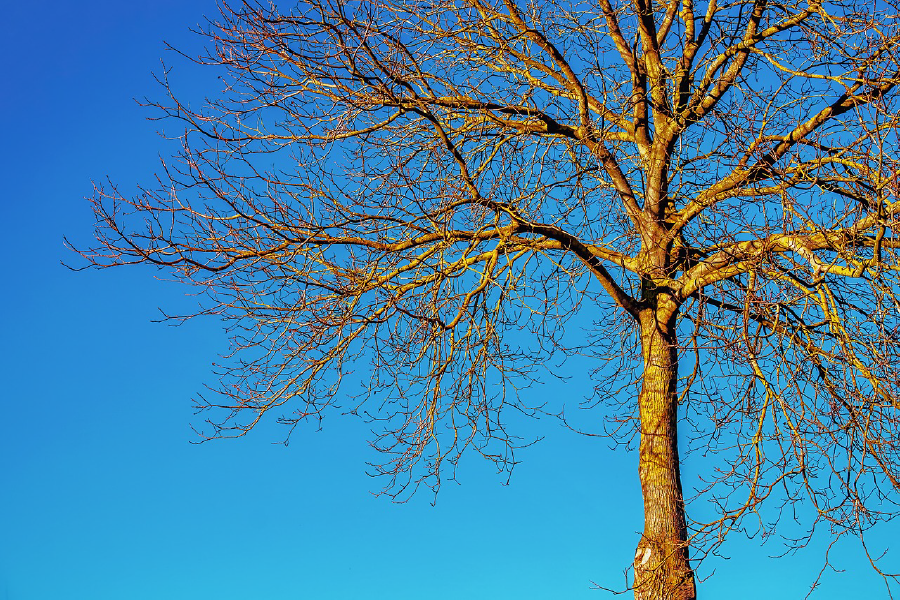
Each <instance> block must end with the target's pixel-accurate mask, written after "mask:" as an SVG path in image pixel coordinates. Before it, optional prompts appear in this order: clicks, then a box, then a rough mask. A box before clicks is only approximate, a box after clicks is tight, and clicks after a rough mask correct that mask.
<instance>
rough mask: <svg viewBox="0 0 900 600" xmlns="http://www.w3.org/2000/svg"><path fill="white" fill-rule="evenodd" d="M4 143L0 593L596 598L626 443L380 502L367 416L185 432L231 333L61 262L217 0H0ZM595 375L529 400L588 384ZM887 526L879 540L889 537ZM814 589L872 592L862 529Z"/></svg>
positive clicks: (619, 520) (808, 564)
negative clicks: (164, 313)
mask: <svg viewBox="0 0 900 600" xmlns="http://www.w3.org/2000/svg"><path fill="white" fill-rule="evenodd" d="M8 4H9V5H8V6H6V7H5V8H4V13H5V16H4V24H3V25H2V27H3V36H2V39H0V44H2V47H3V48H2V50H3V54H2V55H3V56H4V57H5V59H6V61H5V62H6V65H5V71H4V78H5V83H4V86H3V93H2V94H0V108H2V114H3V117H4V134H5V135H4V143H3V145H2V147H0V153H2V161H0V164H2V169H3V174H4V179H5V181H6V189H5V193H4V195H3V197H4V204H3V207H4V217H5V218H4V219H3V221H2V228H3V232H2V235H0V244H2V256H4V258H5V260H4V269H5V271H6V277H5V280H6V281H7V284H6V285H5V286H4V287H5V293H3V294H2V295H0V304H2V307H0V314H2V315H3V334H2V340H3V343H2V346H0V352H2V361H0V365H2V367H0V368H2V376H3V381H4V386H3V392H2V395H0V482H2V487H0V490H2V492H0V526H2V529H0V600H67V599H90V600H113V599H132V598H133V599H144V598H146V599H159V598H167V599H173V600H180V599H188V598H190V599H203V598H216V599H217V600H228V599H254V598H260V599H273V600H274V599H307V598H309V599H313V598H324V599H328V598H334V599H344V598H347V599H349V598H354V599H356V598H366V599H380V598H384V599H387V598H391V599H401V600H402V599H406V598H420V597H428V598H430V599H432V600H437V599H445V598H446V599H451V598H452V599H455V598H491V599H493V600H496V599H501V598H516V599H517V600H528V599H531V598H536V599H537V598H598V599H599V598H607V597H610V596H609V595H607V594H606V593H604V592H601V591H596V590H592V589H591V582H592V581H593V582H597V583H599V584H602V585H606V586H609V587H620V586H621V585H622V584H623V581H624V579H623V575H622V571H623V569H624V568H625V567H626V566H627V564H628V562H629V561H630V559H631V557H632V555H633V548H634V546H635V544H636V542H637V539H638V534H637V532H638V531H639V530H640V528H641V511H640V496H639V488H638V483H637V468H636V462H635V461H636V457H635V456H634V455H629V454H625V453H614V452H612V451H610V450H609V449H607V447H606V445H605V444H604V443H603V442H602V441H598V440H595V439H590V438H583V437H578V436H575V435H574V434H572V433H569V432H567V431H564V430H563V429H562V428H560V427H559V425H558V424H557V423H555V422H551V421H544V422H539V423H534V424H529V425H526V426H525V427H526V428H527V429H528V430H529V431H531V432H535V433H539V434H541V435H545V436H546V439H545V441H544V442H542V443H541V444H538V445H537V446H535V447H533V448H531V449H529V450H526V451H525V452H523V453H522V454H521V455H520V458H521V459H522V460H523V463H522V464H521V465H519V466H517V468H516V470H515V472H514V474H513V478H512V480H511V482H510V484H509V485H503V483H504V481H505V480H504V479H502V478H501V477H498V476H496V475H495V474H494V473H493V470H492V467H491V465H490V464H488V463H484V462H483V461H478V460H474V459H471V460H469V461H468V462H465V463H464V464H463V465H462V468H461V470H460V483H459V485H457V484H455V483H449V484H446V485H445V486H444V488H443V490H442V492H441V494H440V496H439V497H438V499H437V504H436V505H435V506H432V505H431V501H432V500H433V498H432V497H431V496H429V495H427V494H422V495H420V496H417V497H414V498H413V500H412V501H410V502H409V503H407V504H402V505H398V504H392V503H391V502H390V501H389V500H388V499H386V498H384V497H375V496H373V495H372V494H371V492H372V491H374V490H377V489H378V482H377V481H374V480H372V479H371V478H369V477H367V476H366V474H365V462H366V460H370V459H372V458H373V457H372V456H371V453H370V450H369V449H368V447H367V444H366V440H367V431H366V428H365V426H364V425H363V424H362V423H359V422H358V421H355V420H352V419H340V418H333V419H331V420H326V421H325V423H324V429H323V430H322V431H318V432H317V431H313V430H311V429H305V430H303V431H301V432H299V433H298V434H297V435H295V437H294V438H293V439H292V443H291V445H290V446H288V447H284V446H282V445H279V444H274V443H272V442H275V441H277V440H278V439H280V437H279V436H280V435H281V433H282V432H281V431H279V430H278V428H277V427H274V426H268V425H267V426H263V427H261V428H260V430H259V431H256V432H254V433H253V434H252V435H250V436H248V437H246V438H244V439H240V440H232V441H223V442H216V443H209V444H204V445H194V444H190V443H189V442H190V441H191V440H193V439H194V437H193V434H192V432H191V429H190V424H191V423H192V422H195V417H194V416H193V415H192V411H191V402H190V398H191V397H192V395H193V394H194V393H195V392H196V391H197V390H199V389H201V387H202V385H203V383H204V382H211V381H212V376H211V370H210V363H211V361H212V360H213V359H214V358H215V356H216V353H217V352H218V351H221V350H223V349H224V348H225V344H226V340H225V336H224V334H223V333H222V331H221V330H220V328H219V324H218V323H216V322H213V321H202V322H196V323H189V324H187V325H185V326H183V327H178V328H175V327H168V326H165V325H160V324H156V323H152V322H151V321H152V320H153V319H155V318H157V317H158V316H159V312H158V307H163V308H166V309H168V310H177V309H178V308H179V307H185V306H189V305H190V302H191V299H190V298H187V297H185V295H184V292H185V290H183V289H181V288H179V287H178V286H176V285H174V284H172V283H169V282H165V281H161V280H159V279H156V278H155V276H157V275H159V273H156V272H154V271H152V270H149V269H140V268H137V269H124V270H120V269H116V270H111V271H105V272H83V273H72V272H70V271H68V270H66V269H65V268H64V267H62V266H61V265H60V261H61V260H71V259H72V256H71V255H70V254H69V253H67V251H66V250H65V248H64V247H63V242H62V238H63V236H64V235H65V236H68V237H69V238H70V239H72V240H73V241H74V242H75V243H87V242H88V241H89V240H90V236H91V228H92V217H91V213H90V210H89V207H88V204H87V202H86V201H85V200H84V197H85V196H87V195H89V194H90V192H91V181H92V180H103V179H105V178H106V177H109V178H110V179H111V180H112V181H115V182H117V183H120V184H121V185H122V190H123V191H126V192H127V191H128V190H130V189H134V188H133V185H134V184H136V183H138V182H149V181H151V180H152V176H153V173H154V170H155V169H156V168H157V166H158V156H160V155H166V154H167V153H169V152H171V146H167V145H166V144H165V143H164V142H163V140H161V138H160V137H159V136H157V135H156V133H155V128H156V124H154V123H152V122H148V121H147V120H146V117H147V116H148V113H147V112H146V111H145V110H142V109H140V108H139V107H137V106H136V104H135V102H134V101H133V98H135V97H143V96H145V95H149V96H154V95H156V96H157V97H159V96H160V91H159V89H158V88H156V87H155V84H154V83H153V79H152V77H151V74H152V72H154V71H157V72H158V71H159V70H160V62H159V61H160V58H161V57H164V58H165V60H166V62H167V63H170V64H171V65H172V66H174V67H175V70H174V71H173V79H174V81H175V82H176V85H178V86H180V89H182V90H184V92H185V94H186V95H189V96H193V97H195V98H196V97H199V96H201V95H202V94H203V92H204V90H203V89H200V87H199V86H201V85H202V82H203V81H204V80H203V78H194V77H192V76H190V73H191V70H190V69H189V68H188V67H186V66H185V65H184V63H183V61H181V60H180V59H179V58H178V57H177V56H175V55H173V53H171V52H169V53H166V51H165V49H164V44H163V41H164V40H165V41H168V42H170V43H171V44H172V45H174V46H176V47H179V48H183V49H185V50H187V51H189V52H190V51H192V50H193V51H196V50H197V48H198V43H200V40H199V38H197V37H196V36H193V35H192V34H190V33H189V32H188V28H189V27H191V26H193V25H196V24H197V23H199V22H200V21H201V20H202V18H203V16H204V15H214V14H215V6H214V4H213V3H212V2H174V1H169V0H165V1H161V0H155V1H153V2H146V3H131V2H122V3H120V2H115V3H114V2H104V1H93V2H84V3H72V2H58V1H50V2H43V3H41V4H40V5H39V9H40V10H39V11H38V10H37V7H36V6H35V5H27V4H26V3H8ZM588 385H589V382H588V381H586V380H583V381H582V380H578V379H575V380H572V381H570V382H568V383H565V384H563V383H552V384H550V385H548V386H545V387H544V388H543V389H541V390H538V391H536V392H534V393H544V394H553V395H555V396H559V395H565V396H571V397H572V398H573V399H578V398H580V397H581V396H582V395H583V394H584V393H585V391H586V390H587V389H588V387H587V386H588ZM898 533H900V532H898V531H897V528H896V527H894V529H893V531H892V532H889V531H882V533H881V540H882V541H885V540H887V539H889V537H890V536H891V535H893V536H894V537H900V536H898V535H897V534H898ZM822 550H823V548H822V547H821V546H819V547H817V548H814V549H812V550H811V551H809V552H807V553H804V554H801V555H799V556H797V557H792V558H788V559H784V560H778V561H775V560H771V559H769V558H768V555H770V554H777V553H779V547H778V546H777V545H774V544H771V545H766V546H764V547H760V546H759V543H758V540H751V541H749V542H742V541H740V540H735V541H734V542H733V543H732V544H731V545H729V546H727V547H726V552H727V553H728V554H729V555H730V556H731V559H730V560H727V561H725V560H721V561H718V562H715V563H713V562H710V563H709V564H708V565H707V567H706V569H705V572H704V573H703V574H706V575H708V574H709V573H710V571H711V570H712V568H715V570H716V573H715V575H714V576H713V577H712V578H711V579H710V580H709V581H707V582H704V583H701V584H700V593H701V594H702V596H704V597H714V596H718V597H729V598H759V597H768V598H770V599H773V600H774V599H781V598H785V599H787V598H802V597H803V596H804V595H805V593H806V591H807V590H808V586H809V584H810V583H811V581H812V580H813V579H814V577H815V573H816V572H817V571H818V568H819V566H820V565H821V559H822ZM836 552H837V553H838V555H839V556H840V557H841V558H840V559H839V560H838V564H839V566H843V567H844V568H846V569H847V570H848V572H847V573H844V574H828V575H826V577H825V578H824V580H823V586H822V589H821V590H820V591H819V592H817V594H815V595H814V596H813V597H815V598H845V597H870V598H879V597H886V592H885V590H884V587H883V584H882V583H881V582H880V580H879V579H878V578H877V577H875V576H874V575H872V574H871V573H870V572H869V571H868V570H867V567H866V566H865V563H864V562H863V561H861V560H860V554H859V548H858V546H856V545H854V544H852V543H851V544H845V545H842V546H839V547H838V548H837V550H836Z"/></svg>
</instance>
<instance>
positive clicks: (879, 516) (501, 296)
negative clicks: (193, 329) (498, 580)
mask: <svg viewBox="0 0 900 600" xmlns="http://www.w3.org/2000/svg"><path fill="white" fill-rule="evenodd" d="M204 35H207V36H208V37H209V41H210V44H209V51H208V53H207V54H205V55H203V56H199V57H194V60H196V61H197V62H199V63H202V64H205V65H210V66H211V68H214V69H217V70H218V72H219V73H220V74H221V77H222V80H223V82H224V83H223V87H222V89H221V90H218V91H216V92H215V93H213V92H212V91H211V94H210V96H209V97H208V98H207V99H206V101H205V102H203V103H199V104H196V103H194V104H192V103H190V102H188V101H187V100H186V99H183V98H181V97H180V96H179V95H178V94H177V92H176V91H174V90H171V89H170V88H169V86H168V85H167V83H166V81H165V79H163V80H162V83H163V84H164V86H165V87H166V89H167V90H168V92H169V96H168V100H167V101H165V102H161V103H154V104H153V106H155V107H156V109H157V110H158V111H160V113H161V114H160V116H161V117H163V118H166V119H169V120H174V121H176V122H178V123H180V124H183V133H182V134H181V135H180V137H179V140H180V142H181V144H182V145H181V151H180V152H179V153H178V154H177V156H175V157H174V158H173V159H172V160H170V161H167V162H166V163H165V169H164V172H163V173H162V174H161V176H160V179H159V185H157V186H154V187H147V188H144V190H143V192H142V193H141V194H139V195H138V196H136V197H123V196H122V195H120V194H119V193H118V192H117V191H116V188H115V187H114V186H105V187H99V188H98V189H97V193H96V194H95V196H94V197H93V203H94V209H95V211H96V215H97V222H98V229H97V240H98V243H97V245H96V246H95V247H94V248H91V249H84V250H82V251H81V252H82V254H83V256H85V257H87V259H88V260H89V261H90V262H91V264H93V265H95V266H98V267H107V266H115V265H124V264H135V263H145V264H153V265H157V266H159V267H160V268H163V269H165V271H166V272H167V273H168V274H169V275H171V276H174V277H175V278H177V279H180V280H182V281H184V282H186V283H188V284H190V285H193V286H196V287H197V288H199V289H200V290H201V291H202V292H203V297H204V298H205V300H204V304H203V307H202V308H201V310H199V311H198V313H197V314H196V315H189V316H208V315H214V316H218V317H220V318H223V319H225V320H226V321H227V323H228V328H229V330H230V332H231V334H232V341H233V344H232V348H231V350H230V352H229V353H228V354H227V356H226V359H225V360H224V361H223V362H222V366H221V369H222V380H221V386H220V387H219V388H218V389H217V390H214V392H213V393H211V394H207V395H205V396H201V397H200V399H199V401H200V404H201V406H203V407H205V408H209V409H210V410H211V412H210V419H209V421H208V423H209V425H210V426H211V429H206V430H204V431H203V435H205V436H208V437H223V436H224V437H227V436H234V435H243V434H244V433H246V432H247V431H249V430H250V429H252V428H253V426H254V425H255V424H256V423H258V422H259V420H260V419H262V418H263V417H264V416H265V415H266V413H269V412H270V411H271V412H273V413H274V414H275V415H276V416H277V418H279V419H280V420H282V421H283V422H285V423H286V424H287V425H288V426H289V428H290V429H291V430H292V429H293V428H294V427H295V426H296V425H297V424H298V423H300V422H302V421H305V420H309V419H314V420H315V419H318V418H321V417H322V416H323V415H324V414H327V413H328V412H329V411H330V410H334V411H335V412H352V413H356V414H360V415H363V416H364V417H366V418H368V419H371V420H372V422H373V431H374V435H375V438H374V444H375V445H376V447H377V448H378V449H379V450H380V451H382V452H383V453H384V456H385V462H384V463H383V464H382V465H380V466H379V467H378V468H379V470H380V472H381V473H382V474H384V475H385V476H386V477H387V480H386V488H385V489H386V490H387V492H388V493H390V494H392V495H394V496H395V497H397V498H398V499H402V498H405V497H407V494H408V493H409V492H412V491H414V490H415V489H416V488H417V487H419V486H420V485H421V484H425V485H428V486H430V487H432V488H433V489H437V487H438V486H439V484H440V480H441V474H442V473H446V472H447V470H450V471H451V472H452V470H453V469H454V468H455V466H456V464H457V462H458V460H459V458H460V456H462V454H463V453H464V452H466V451H471V452H475V453H480V454H482V455H483V456H485V457H486V458H488V459H490V460H493V461H495V462H497V463H498V465H500V466H501V468H509V467H511V464H512V452H513V451H514V450H515V448H516V445H517V438H516V436H515V432H513V431H510V432H508V431H507V427H506V423H507V421H506V417H505V415H508V413H509V411H520V412H524V413H526V414H529V415H557V416H559V417H561V418H562V419H563V421H564V422H566V423H568V422H569V421H568V420H567V419H568V417H567V416H566V415H567V414H571V412H572V410H573V409H574V407H575V406H579V407H580V408H583V409H586V410H587V412H586V413H584V414H582V415H580V417H579V423H584V422H585V416H584V415H585V414H586V415H588V422H589V423H591V424H592V426H591V427H589V428H588V429H590V430H591V431H592V432H593V433H595V434H602V435H606V436H609V437H610V438H612V439H613V440H614V441H615V442H617V443H618V442H625V443H627V442H629V441H630V440H636V441H637V444H638V448H639V452H638V455H639V462H640V469H639V474H640V478H641V484H642V490H643V493H644V506H645V517H646V520H645V524H644V533H643V535H642V537H641V539H640V541H639V542H638V547H637V552H636V554H635V559H634V563H633V569H634V574H633V578H632V580H631V581H632V583H631V585H632V586H633V587H634V593H635V596H636V597H637V598H647V599H649V598H653V599H654V600H655V599H659V598H679V599H680V598H694V597H695V583H694V575H693V572H694V569H695V568H696V565H697V564H698V563H699V562H700V561H702V560H703V558H704V557H706V556H707V555H708V554H709V553H711V552H713V553H714V552H715V551H716V550H717V548H718V546H719V545H720V544H721V542H722V540H723V539H724V537H725V535H726V534H728V533H729V532H731V531H733V530H744V531H746V530H750V531H754V532H761V533H763V534H764V535H768V534H770V533H773V532H776V531H777V527H778V523H779V520H780V518H781V517H782V516H783V515H786V514H791V513H790V511H791V510H794V511H795V512H794V513H793V514H795V515H797V518H798V520H800V521H801V522H802V523H803V525H804V526H805V527H806V528H807V529H806V531H808V532H809V535H810V536H811V535H812V534H813V533H814V532H815V531H817V530H821V529H825V530H827V535H830V536H835V537H840V536H842V535H857V536H860V538H861V539H863V540H864V537H863V534H864V533H865V531H867V530H868V529H869V528H870V527H872V526H874V525H875V524H877V523H879V522H882V521H886V520H889V519H891V518H893V517H894V516H896V514H897V508H898V491H900V441H898V440H900V400H898V386H900V370H898V369H900V339H898V325H900V320H898V315H900V299H898V297H897V292H896V290H898V289H900V288H898V281H897V279H898V269H900V260H898V254H897V248H898V247H900V239H898V238H896V237H894V236H895V235H896V232H895V230H896V228H897V226H898V223H900V200H898V185H900V184H898V179H897V168H898V164H900V163H898V160H900V157H898V153H897V142H898V139H897V124H898V117H897V109H898V92H897V84H898V82H900V62H898V50H897V48H898V41H900V13H898V7H897V5H896V4H895V3H892V2H882V1H880V0H879V1H877V2H875V3H870V2H862V1H860V0H846V1H845V0H840V1H836V2H830V1H829V2H826V1H819V0H812V1H806V0H804V1H796V2H795V1H789V2H778V3H776V2H771V1H769V0H734V1H728V2H724V3H719V2H718V1H717V0H707V1H706V2H700V1H697V2H695V1H693V0H671V1H669V2H661V3H659V4H653V3H651V2H649V1H648V0H632V1H631V2H625V1H621V2H620V1H617V0H589V1H585V2H578V1H572V2H569V1H551V0H533V1H532V2H530V3H528V2H522V1H514V0H504V1H503V2H499V1H492V0H435V1H432V2H415V1H394V0H367V1H359V2H350V1H343V0H323V1H316V2H302V3H300V4H298V5H297V6H296V7H294V8H292V9H291V10H289V11H279V9H278V8H276V7H275V6H268V5H260V4H253V3H245V4H240V5H233V6H227V5H223V6H222V13H221V15H220V16H219V17H218V18H217V19H216V20H214V21H211V22H210V24H209V27H208V28H207V29H206V30H205V31H204ZM587 305H590V306H592V307H594V309H596V310H598V311H600V314H601V315H602V317H601V318H600V320H599V321H597V322H584V320H583V319H582V320H580V319H579V316H580V315H583V311H581V312H580V309H581V308H582V307H584V306H587ZM579 328H580V329H583V330H584V331H585V332H586V336H587V337H586V338H585V337H579V336H577V335H573V334H572V330H574V329H579ZM576 353H577V354H586V355H589V356H591V357H592V358H593V359H594V360H595V363H596V365H597V367H596V369H594V370H593V371H592V372H590V373H585V377H592V378H593V381H594V383H595V390H596V393H595V394H594V396H593V397H592V398H588V399H584V402H583V403H582V402H580V401H581V399H580V398H574V399H571V398H570V399H568V400H569V406H568V409H569V413H562V412H560V411H561V410H562V406H561V405H560V404H558V403H553V402H549V401H547V400H546V399H544V398H542V397H541V394H540V389H541V388H540V387H530V388H529V387H528V386H529V385H530V384H532V383H533V382H535V381H540V380H541V379H542V378H546V377H548V376H550V377H552V375H553V373H552V367H548V365H552V364H553V363H552V360H554V359H558V358H561V357H565V356H570V355H573V354H576ZM360 373H364V374H365V375H362V376H361V375H360ZM348 379H353V380H354V383H353V385H348V384H347V380H348ZM358 382H361V383H362V384H363V385H362V386H359V385H358ZM573 405H574V406H573ZM693 453H698V454H697V456H698V457H699V456H701V455H702V456H704V457H706V458H705V459H703V460H704V464H706V463H707V462H708V461H712V462H713V463H714V464H716V465H718V466H717V467H716V468H714V469H711V470H710V471H709V472H706V473H704V474H703V476H702V477H701V479H699V480H697V481H688V482H686V486H685V489H684V490H683V489H682V481H681V476H680V465H681V462H682V461H683V460H685V459H686V458H688V459H689V458H690V457H691V456H692V455H693ZM704 502H709V503H710V504H709V506H707V507H706V508H704V509H703V510H702V511H698V514H704V515H707V514H710V510H712V512H713V513H714V517H713V518H703V519H697V520H694V519H692V518H691V510H690V509H691V507H694V506H698V507H699V506H701V504H702V503H704ZM685 503H687V508H688V510H687V511H685ZM808 539H809V537H807V536H800V537H799V539H798V538H796V537H792V538H791V539H788V540H786V541H787V543H788V545H789V546H794V547H799V546H804V545H805V544H806V543H807V541H808ZM864 547H865V546H864ZM866 552H867V553H868V550H866ZM870 560H871V563H872V566H873V567H874V568H875V569H877V570H878V571H879V572H880V573H882V574H883V575H884V576H885V581H886V582H887V586H888V590H889V591H890V588H891V583H890V581H891V578H892V577H894V576H893V575H892V574H891V573H890V572H889V571H888V570H886V569H884V567H883V564H884V561H882V560H880V555H879V554H878V553H875V552H873V553H872V554H871V555H870Z"/></svg>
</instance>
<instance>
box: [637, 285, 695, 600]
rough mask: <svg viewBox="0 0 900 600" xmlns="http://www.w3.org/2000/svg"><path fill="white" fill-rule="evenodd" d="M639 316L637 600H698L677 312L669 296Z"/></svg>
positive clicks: (659, 298) (664, 296)
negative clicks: (681, 449)
mask: <svg viewBox="0 0 900 600" xmlns="http://www.w3.org/2000/svg"><path fill="white" fill-rule="evenodd" d="M651 304H652V307H651V308H647V309H645V310H644V311H642V312H641V313H640V317H639V320H640V327H641V345H642V352H643V359H644V379H643V385H642V387H641V391H640V396H639V398H638V402H639V405H640V418H641V443H640V466H639V474H640V480H641V491H642V493H643V497H644V533H643V535H642V536H641V541H640V543H639V544H638V547H637V551H636V552H635V558H634V571H635V579H634V587H635V590H634V596H635V599H636V600H693V599H694V598H696V589H695V586H694V574H693V571H692V570H691V567H690V564H689V562H688V545H687V528H686V525H685V514H684V499H683V497H682V491H681V477H680V474H679V459H678V441H677V431H678V428H677V423H678V419H677V416H678V415H677V412H678V390H677V384H678V353H677V348H676V334H675V313H676V307H675V304H674V302H672V301H671V299H670V298H668V297H667V296H666V295H664V294H660V295H659V296H657V297H656V298H655V301H654V302H652V303H651Z"/></svg>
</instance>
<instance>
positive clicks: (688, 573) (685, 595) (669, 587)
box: [634, 536, 697, 600]
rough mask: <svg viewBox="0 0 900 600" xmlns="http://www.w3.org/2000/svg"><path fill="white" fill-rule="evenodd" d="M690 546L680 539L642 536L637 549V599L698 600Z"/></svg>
mask: <svg viewBox="0 0 900 600" xmlns="http://www.w3.org/2000/svg"><path fill="white" fill-rule="evenodd" d="M696 597H697V592H696V589H695V587H694V573H693V571H692V570H691V568H690V565H689V564H688V560H687V548H686V547H685V544H684V543H683V542H679V541H677V540H651V539H648V538H647V537H646V536H645V537H642V538H641V541H640V543H639V544H638V546H637V549H636V550H635V552H634V598H635V600H695V599H696Z"/></svg>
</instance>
